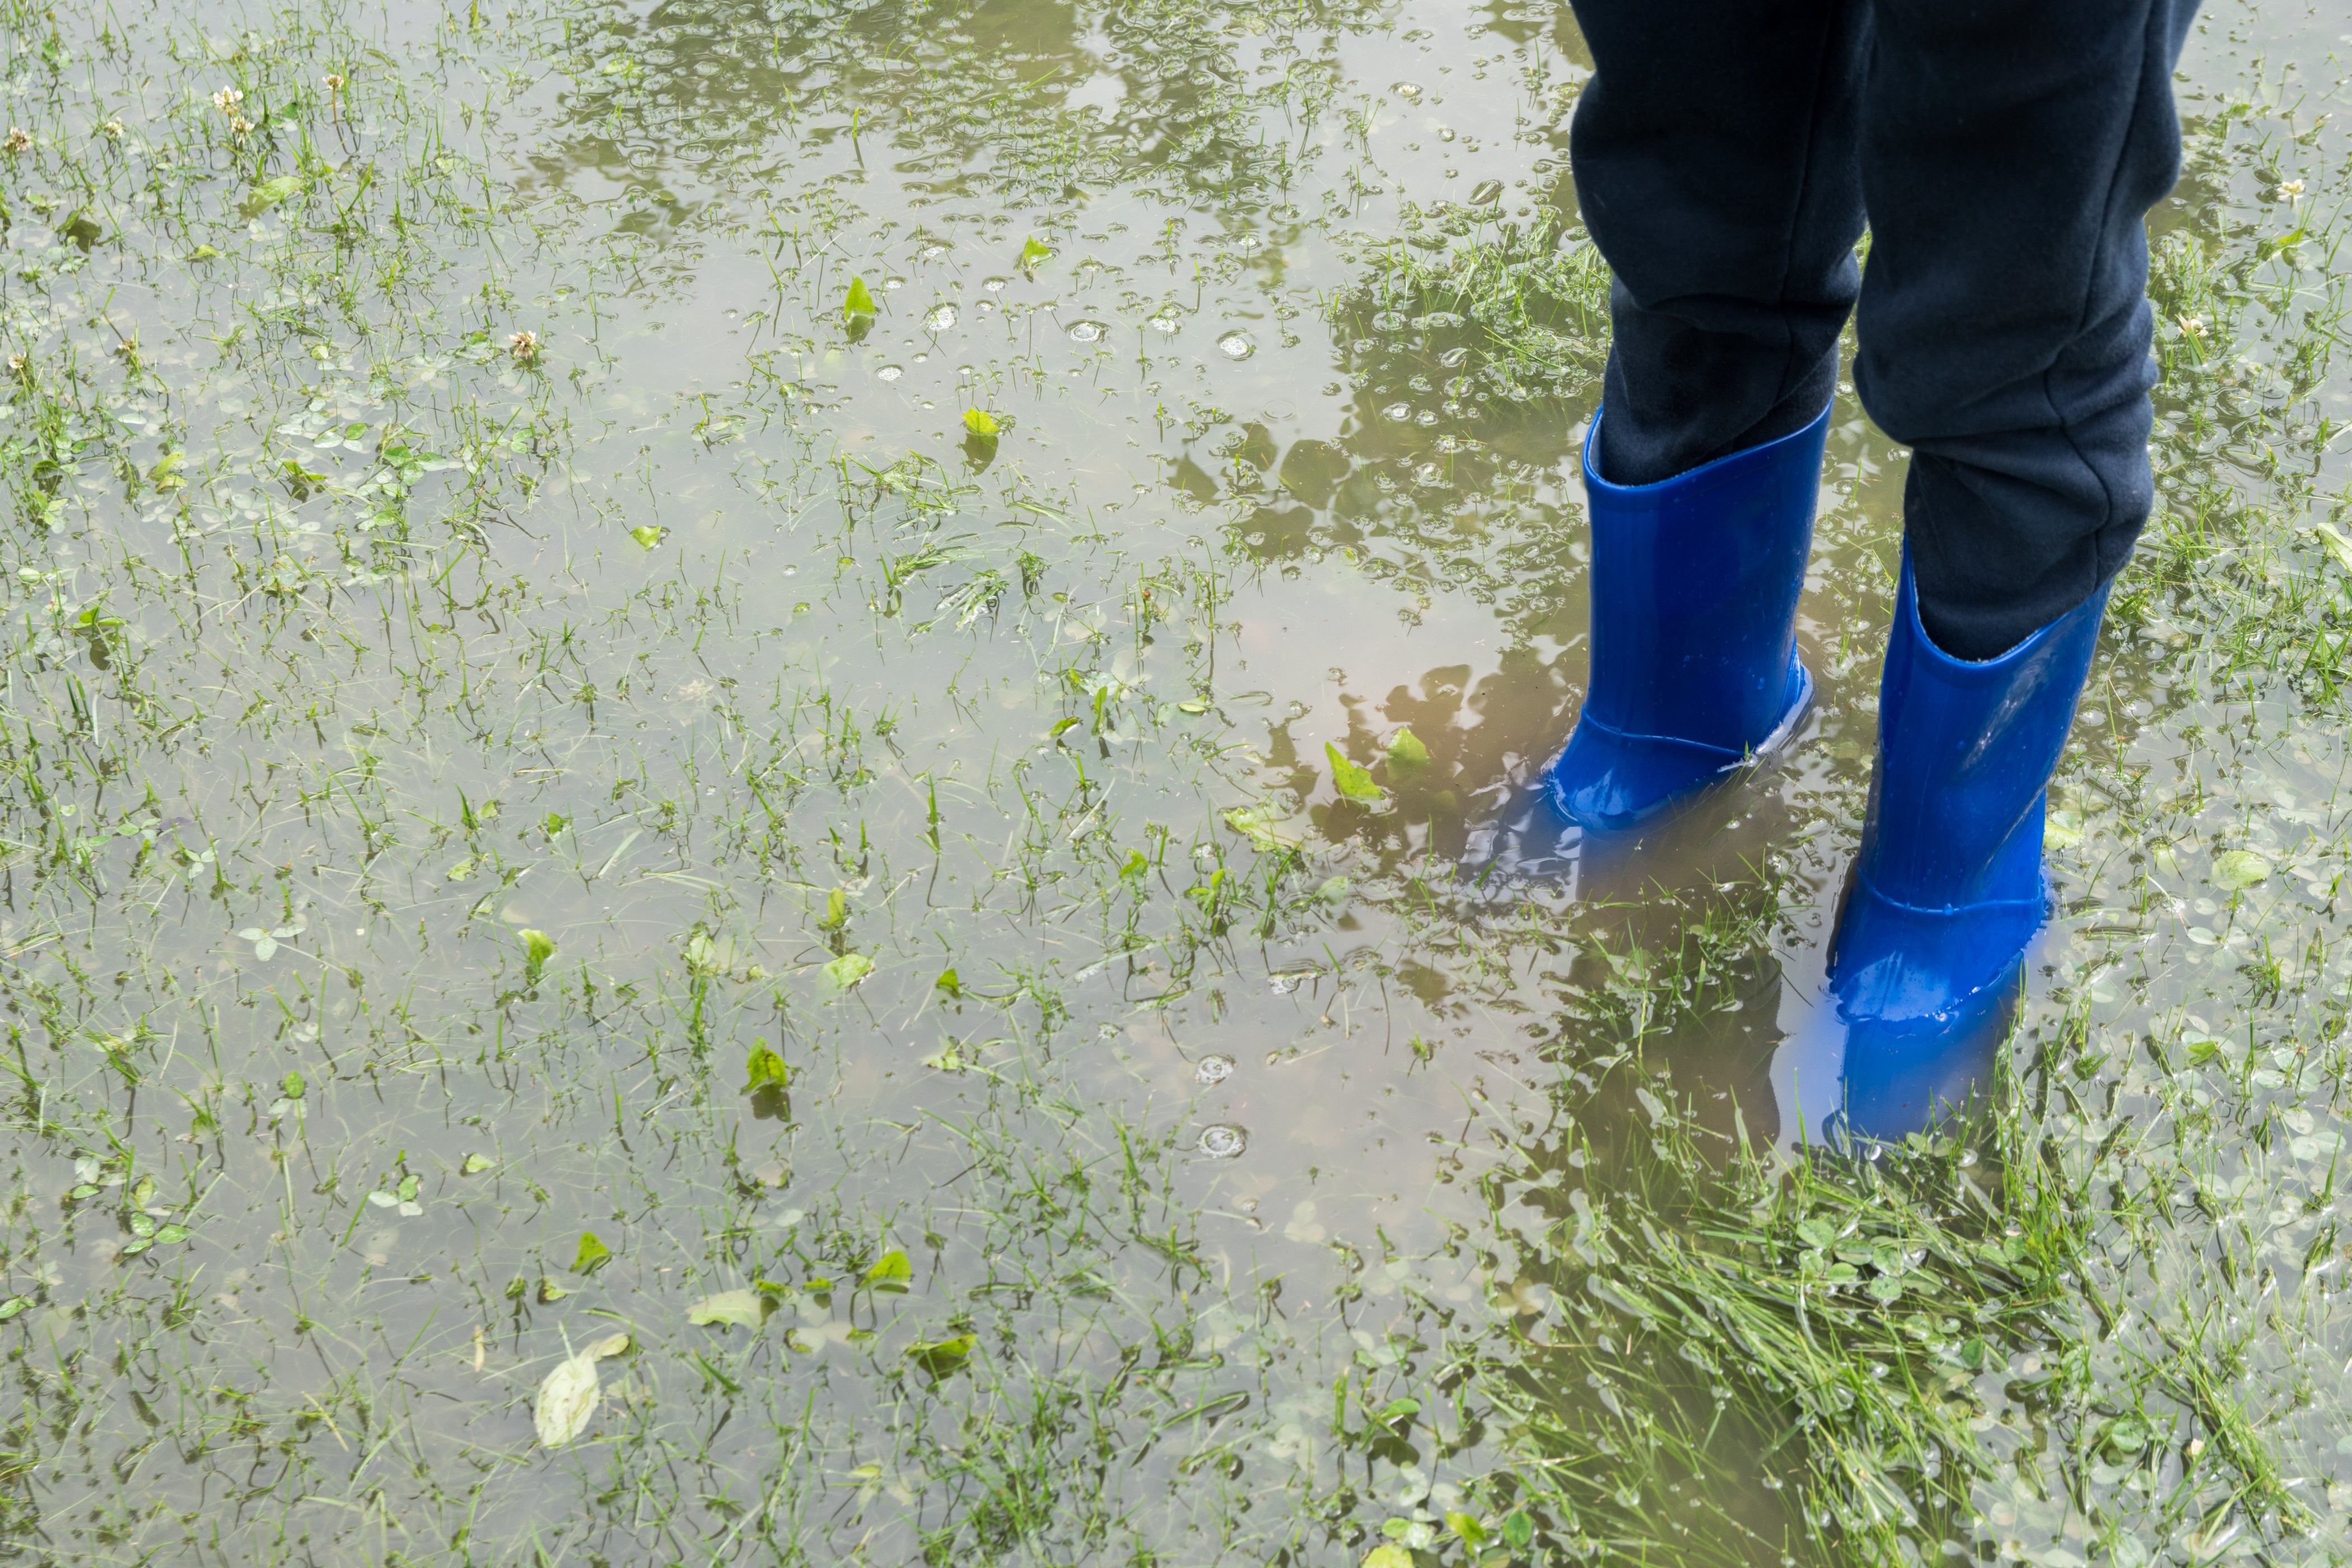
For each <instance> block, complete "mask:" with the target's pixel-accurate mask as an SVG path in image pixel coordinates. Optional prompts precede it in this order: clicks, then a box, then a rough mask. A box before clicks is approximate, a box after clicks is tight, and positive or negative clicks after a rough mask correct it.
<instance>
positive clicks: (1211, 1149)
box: [1201, 1121, 1249, 1160]
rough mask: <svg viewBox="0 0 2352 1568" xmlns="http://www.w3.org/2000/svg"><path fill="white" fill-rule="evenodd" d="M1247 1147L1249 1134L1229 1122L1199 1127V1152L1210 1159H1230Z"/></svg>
mask: <svg viewBox="0 0 2352 1568" xmlns="http://www.w3.org/2000/svg"><path fill="white" fill-rule="evenodd" d="M1248 1147H1249V1134H1248V1133H1247V1132H1245V1131H1243V1130H1242V1129H1241V1128H1238V1127H1235V1126H1234V1125H1233V1124H1232V1123H1231V1122H1225V1121H1220V1122H1218V1123H1217V1124H1216V1125H1214V1126H1213V1127H1203V1128H1202V1129H1201V1152H1202V1153H1203V1154H1206V1155H1207V1156H1208V1157H1209V1158H1210V1159H1212V1160H1230V1159H1232V1158H1233V1157H1234V1155H1236V1154H1238V1153H1240V1152H1242V1151H1243V1150H1244V1149H1246V1148H1248Z"/></svg>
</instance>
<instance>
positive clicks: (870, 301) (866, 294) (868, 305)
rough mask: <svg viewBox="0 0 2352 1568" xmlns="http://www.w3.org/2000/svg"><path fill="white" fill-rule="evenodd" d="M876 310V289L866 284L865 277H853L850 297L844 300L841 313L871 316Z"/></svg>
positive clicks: (850, 281) (850, 282)
mask: <svg viewBox="0 0 2352 1568" xmlns="http://www.w3.org/2000/svg"><path fill="white" fill-rule="evenodd" d="M875 311H876V306H875V303H874V290H873V289H868V288H867V287H866V279H863V278H853V279H850V280H849V297H848V298H847V299H845V300H842V302H841V313H842V314H843V315H845V316H871V315H873V314H874V313H875Z"/></svg>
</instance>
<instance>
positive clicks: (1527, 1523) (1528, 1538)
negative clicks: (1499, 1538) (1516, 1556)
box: [1503, 1509, 1536, 1552]
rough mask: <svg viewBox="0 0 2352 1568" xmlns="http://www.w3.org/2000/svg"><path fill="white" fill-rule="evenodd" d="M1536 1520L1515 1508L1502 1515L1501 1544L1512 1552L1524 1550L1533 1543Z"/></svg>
mask: <svg viewBox="0 0 2352 1568" xmlns="http://www.w3.org/2000/svg"><path fill="white" fill-rule="evenodd" d="M1535 1539H1536V1521H1534V1520H1532V1519H1530V1518H1528V1516H1527V1514H1525V1513H1524V1512H1522V1511H1520V1510H1517V1509H1513V1510H1511V1511H1510V1512H1508V1513H1507V1514H1505V1515H1504V1516H1503V1544H1504V1545H1506V1546H1507V1547H1509V1548H1510V1549H1511V1550H1512V1551H1514V1552H1525V1551H1526V1550H1527V1549H1528V1547H1530V1546H1532V1545H1534V1544H1535Z"/></svg>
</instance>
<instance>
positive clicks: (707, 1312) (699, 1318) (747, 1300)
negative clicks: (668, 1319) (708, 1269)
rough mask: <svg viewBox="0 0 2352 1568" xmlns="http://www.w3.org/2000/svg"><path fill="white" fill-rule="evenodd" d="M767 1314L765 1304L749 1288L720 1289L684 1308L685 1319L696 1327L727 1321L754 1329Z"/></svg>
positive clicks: (724, 1323) (722, 1324) (702, 1327)
mask: <svg viewBox="0 0 2352 1568" xmlns="http://www.w3.org/2000/svg"><path fill="white" fill-rule="evenodd" d="M767 1315H768V1313H767V1308H766V1306H765V1305H764V1304H763V1303H762V1302H761V1300H760V1298H759V1297H758V1296H756V1295H754V1294H753V1293H752V1292H751V1291H749V1290H721V1291H719V1293H718V1294H717V1295H715V1296H705V1297H704V1298H703V1299H702V1300H699V1301H697V1302H696V1303H695V1304H694V1305H693V1306H691V1307H688V1309H687V1310H686V1321H688V1322H689V1323H692V1324H693V1325H694V1326H695V1327H696V1328H698V1329H705V1328H709V1327H710V1326H712V1325H713V1324H718V1325H720V1326H724V1325H726V1324H729V1323H732V1324H735V1325H736V1326H738V1327H740V1328H746V1329H756V1328H758V1327H759V1326H760V1324H761V1321H763V1320H764V1319H765V1318H766V1317H767Z"/></svg>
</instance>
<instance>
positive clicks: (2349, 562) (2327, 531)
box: [2312, 522, 2352, 572]
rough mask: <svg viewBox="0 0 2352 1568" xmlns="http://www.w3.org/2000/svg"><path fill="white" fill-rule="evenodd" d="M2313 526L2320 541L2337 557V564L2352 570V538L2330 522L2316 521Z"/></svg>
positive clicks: (2329, 552)
mask: <svg viewBox="0 0 2352 1568" xmlns="http://www.w3.org/2000/svg"><path fill="white" fill-rule="evenodd" d="M2312 528H2313V531H2315V532H2316V533H2317V534H2318V535H2319V542H2320V543H2322V544H2323V545H2326V547H2327V553H2328V554H2330V555H2332V556H2334V557H2335V558H2336V564H2337V565H2338V566H2341V567H2343V568H2344V570H2346V571H2347V572H2352V539H2347V538H2346V537H2345V536H2344V533H2343V531H2341V530H2340V529H2337V528H2336V527H2335V526H2334V525H2333V524H2330V523H2325V522H2321V523H2315V524H2313V525H2312Z"/></svg>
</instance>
